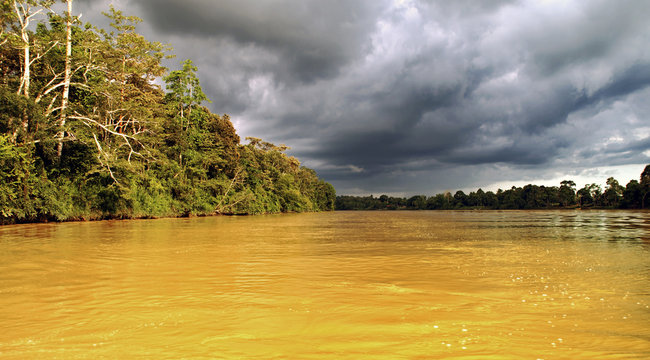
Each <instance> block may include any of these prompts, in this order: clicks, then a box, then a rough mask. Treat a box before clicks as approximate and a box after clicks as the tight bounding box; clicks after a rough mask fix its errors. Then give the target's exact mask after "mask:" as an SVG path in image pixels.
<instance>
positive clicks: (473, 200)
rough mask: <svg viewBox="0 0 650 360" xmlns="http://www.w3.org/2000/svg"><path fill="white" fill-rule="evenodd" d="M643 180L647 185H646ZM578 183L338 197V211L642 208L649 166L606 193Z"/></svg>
mask: <svg viewBox="0 0 650 360" xmlns="http://www.w3.org/2000/svg"><path fill="white" fill-rule="evenodd" d="M644 179H645V184H646V185H643V181H644ZM575 186H576V184H575V183H574V182H573V181H571V180H564V181H562V182H561V184H560V186H559V187H556V186H551V187H548V186H537V185H530V184H529V185H526V186H524V187H514V186H513V187H512V188H511V189H508V190H505V191H504V190H501V189H499V190H498V191H497V192H496V193H493V192H492V191H487V192H484V191H483V190H481V189H478V190H477V191H476V192H470V193H469V194H465V193H464V192H463V191H461V190H459V191H457V192H456V193H455V194H454V195H453V196H452V195H451V194H450V193H449V192H445V193H444V194H436V195H434V196H431V197H429V198H427V197H426V196H424V195H416V196H412V197H410V198H401V197H389V196H387V195H381V196H380V197H378V198H375V197H373V196H372V195H370V196H337V197H336V205H335V207H336V209H337V210H425V209H428V210H452V209H559V208H573V207H576V206H580V207H581V208H594V207H596V208H628V209H630V208H631V209H640V208H644V206H646V202H647V201H648V198H649V197H650V196H648V194H650V165H648V166H646V168H645V170H644V173H642V174H641V182H639V181H637V180H632V181H630V182H629V183H628V184H627V186H626V187H625V188H623V187H622V186H621V185H619V183H618V181H616V179H614V178H609V179H607V188H606V189H605V191H604V192H603V191H602V190H601V188H600V186H598V185H597V184H587V185H585V186H584V187H583V188H581V189H579V190H578V191H577V192H576V191H575ZM644 186H645V187H644ZM644 198H645V202H644Z"/></svg>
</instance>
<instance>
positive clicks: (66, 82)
mask: <svg viewBox="0 0 650 360" xmlns="http://www.w3.org/2000/svg"><path fill="white" fill-rule="evenodd" d="M66 3H67V5H68V12H67V14H66V20H65V24H66V32H65V70H64V75H63V94H62V95H61V116H60V120H59V127H60V128H61V130H59V133H58V134H57V138H58V140H59V141H58V144H57V148H56V155H57V158H59V159H60V158H61V152H62V151H63V137H64V136H65V133H64V131H63V127H64V126H65V122H66V119H67V111H68V101H69V99H70V76H71V70H72V69H71V67H72V65H71V64H72V0H66Z"/></svg>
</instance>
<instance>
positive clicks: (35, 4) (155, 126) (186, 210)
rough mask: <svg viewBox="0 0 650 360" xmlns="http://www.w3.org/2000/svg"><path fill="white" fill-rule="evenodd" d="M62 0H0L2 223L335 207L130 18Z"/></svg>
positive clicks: (326, 192)
mask: <svg viewBox="0 0 650 360" xmlns="http://www.w3.org/2000/svg"><path fill="white" fill-rule="evenodd" d="M57 3H58V4H57ZM61 3H63V4H61ZM65 5H67V9H66V6H65ZM53 6H54V8H53ZM71 6H72V0H64V1H58V2H55V1H53V0H21V1H18V0H16V1H13V0H12V1H9V0H0V31H1V33H0V223H14V222H25V221H45V220H55V221H64V220H74V219H106V218H139V217H161V216H188V215H207V214H259V213H274V212H294V211H295V212H299V211H320V210H332V209H333V208H334V202H335V196H336V194H335V191H334V188H333V187H332V185H330V184H329V183H326V182H324V181H322V180H320V179H319V178H318V177H317V175H316V173H315V172H314V171H313V170H311V169H308V168H305V167H303V166H301V165H300V162H299V161H298V160H297V159H296V158H294V157H291V156H288V155H287V154H285V151H286V150H287V149H288V148H287V147H286V146H284V145H277V146H276V145H274V144H271V143H269V142H265V141H263V140H261V139H258V138H247V140H248V141H247V143H246V144H242V143H240V138H239V136H238V135H237V133H236V132H235V129H234V127H233V125H232V123H231V121H230V119H229V117H228V115H217V114H213V113H212V112H210V111H209V110H208V108H206V107H205V106H203V104H205V103H206V102H209V99H208V98H207V97H206V95H205V94H204V93H203V91H202V90H201V86H200V83H199V79H198V78H197V75H196V73H197V68H196V67H195V66H194V64H193V63H192V61H191V60H185V61H183V62H182V63H181V66H180V69H178V70H174V71H171V72H169V71H167V69H166V68H165V67H164V66H163V65H162V62H163V59H165V58H168V57H170V55H169V54H170V51H171V49H170V48H169V47H168V46H165V45H163V44H161V43H158V42H151V41H148V40H147V39H145V38H144V37H143V36H142V35H140V34H138V33H137V32H136V25H137V24H138V22H139V21H140V19H138V18H136V17H131V16H126V15H124V14H123V13H122V12H120V11H118V10H116V9H114V8H111V10H110V12H108V13H105V15H106V16H107V17H108V18H109V19H110V22H111V27H110V29H100V28H97V27H95V26H93V25H92V24H82V23H81V22H80V20H79V18H78V17H76V16H74V13H73V12H72V8H71ZM58 8H61V9H63V10H60V11H58V12H57V11H55V10H56V9H58ZM157 83H160V84H164V86H159V85H157ZM163 87H164V89H163Z"/></svg>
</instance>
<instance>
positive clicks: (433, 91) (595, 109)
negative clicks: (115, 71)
mask: <svg viewBox="0 0 650 360" xmlns="http://www.w3.org/2000/svg"><path fill="white" fill-rule="evenodd" d="M115 3H116V5H118V7H119V6H120V5H121V6H122V7H123V10H124V11H125V13H127V14H134V15H137V16H140V17H142V18H143V19H144V24H143V27H142V28H143V29H144V30H143V31H144V32H145V35H147V37H148V38H150V39H152V40H157V41H161V42H163V43H166V42H170V43H171V44H172V46H173V47H174V48H175V50H176V51H175V52H176V54H177V55H178V59H176V60H174V61H173V62H170V63H169V66H170V67H174V66H176V64H177V62H178V61H179V60H183V59H185V58H191V59H192V60H194V62H195V63H196V64H197V65H198V67H199V75H200V77H201V82H202V86H203V88H204V90H205V91H206V93H207V95H208V97H210V98H211V99H212V100H213V101H214V103H213V104H211V105H210V107H211V108H212V109H213V110H214V111H215V112H218V113H224V112H227V113H230V115H231V116H232V118H233V119H234V120H235V121H236V125H237V126H238V130H239V131H240V133H241V135H242V137H243V136H260V137H264V138H265V139H267V140H269V141H272V142H276V143H286V144H288V145H290V146H292V148H293V150H291V152H292V154H294V155H296V156H298V157H299V158H300V159H301V160H302V161H303V163H304V164H305V165H307V166H311V167H314V168H315V169H316V170H317V171H318V173H319V174H320V175H321V176H323V177H324V178H325V179H326V180H329V181H332V182H333V183H334V185H335V186H336V187H337V189H338V190H339V192H340V193H368V192H375V193H376V192H392V193H404V194H412V193H418V192H419V193H421V192H425V193H430V192H432V191H440V190H444V189H458V188H466V187H468V186H477V187H479V186H482V185H485V184H487V183H493V182H499V181H503V180H512V179H517V178H518V179H524V178H526V179H535V178H543V177H548V176H550V175H548V174H555V173H557V172H562V171H564V172H569V171H579V170H580V169H583V168H587V167H598V166H605V165H608V164H610V165H625V164H632V163H643V162H648V161H650V157H649V156H648V154H647V152H648V150H649V149H650V144H649V143H648V140H647V139H648V137H643V136H641V137H640V135H639V132H640V131H647V132H648V136H650V124H649V123H648V121H647V115H646V114H647V113H648V112H649V111H650V105H648V101H647V99H648V98H649V97H650V89H649V88H650V87H649V86H648V85H649V84H650V54H648V52H647V44H648V34H650V23H649V22H648V21H647V19H648V17H650V2H647V1H643V0H639V1H633V0H622V1H617V2H611V1H606V0H590V1H577V0H576V1H564V2H557V3H555V2H535V1H532V2H526V1H514V0H513V1H507V0H503V1H501V0H495V1H470V0H462V1H438V0H436V1H434V0H422V1H417V0H405V1H402V2H398V1H389V0H385V1H361V0H358V1H343V0H340V1H319V0H310V1H304V0H300V1H298V0H263V1H237V2H235V1H209V0H190V1H183V2H181V1H174V0H139V1H135V0H131V1H129V0H122V1H115ZM98 4H103V6H106V3H105V2H101V1H98V0H84V1H79V8H80V9H83V11H86V12H89V11H92V10H91V9H95V8H94V7H93V6H97V5H98ZM97 13H98V11H97V10H94V13H90V14H89V15H90V16H87V15H84V18H85V20H90V19H93V18H96V17H97ZM92 22H93V23H95V21H92Z"/></svg>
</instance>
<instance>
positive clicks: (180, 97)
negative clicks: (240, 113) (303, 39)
mask: <svg viewBox="0 0 650 360" xmlns="http://www.w3.org/2000/svg"><path fill="white" fill-rule="evenodd" d="M181 64H183V68H182V69H181V70H175V71H172V72H170V73H169V75H167V76H166V77H165V78H164V80H165V83H167V90H169V91H170V93H168V94H167V99H168V102H169V103H170V104H171V105H172V107H173V108H176V109H177V111H178V116H179V119H180V120H179V121H180V124H181V128H183V126H184V124H183V123H184V122H185V119H186V118H187V127H189V126H190V121H191V120H192V108H194V107H196V106H198V105H201V103H202V102H203V101H208V102H212V101H210V99H208V97H207V96H206V95H205V93H203V89H201V85H200V82H199V78H198V77H197V76H196V72H197V70H198V69H197V67H196V66H194V63H192V60H190V59H187V60H185V61H183V62H182V63H181Z"/></svg>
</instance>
